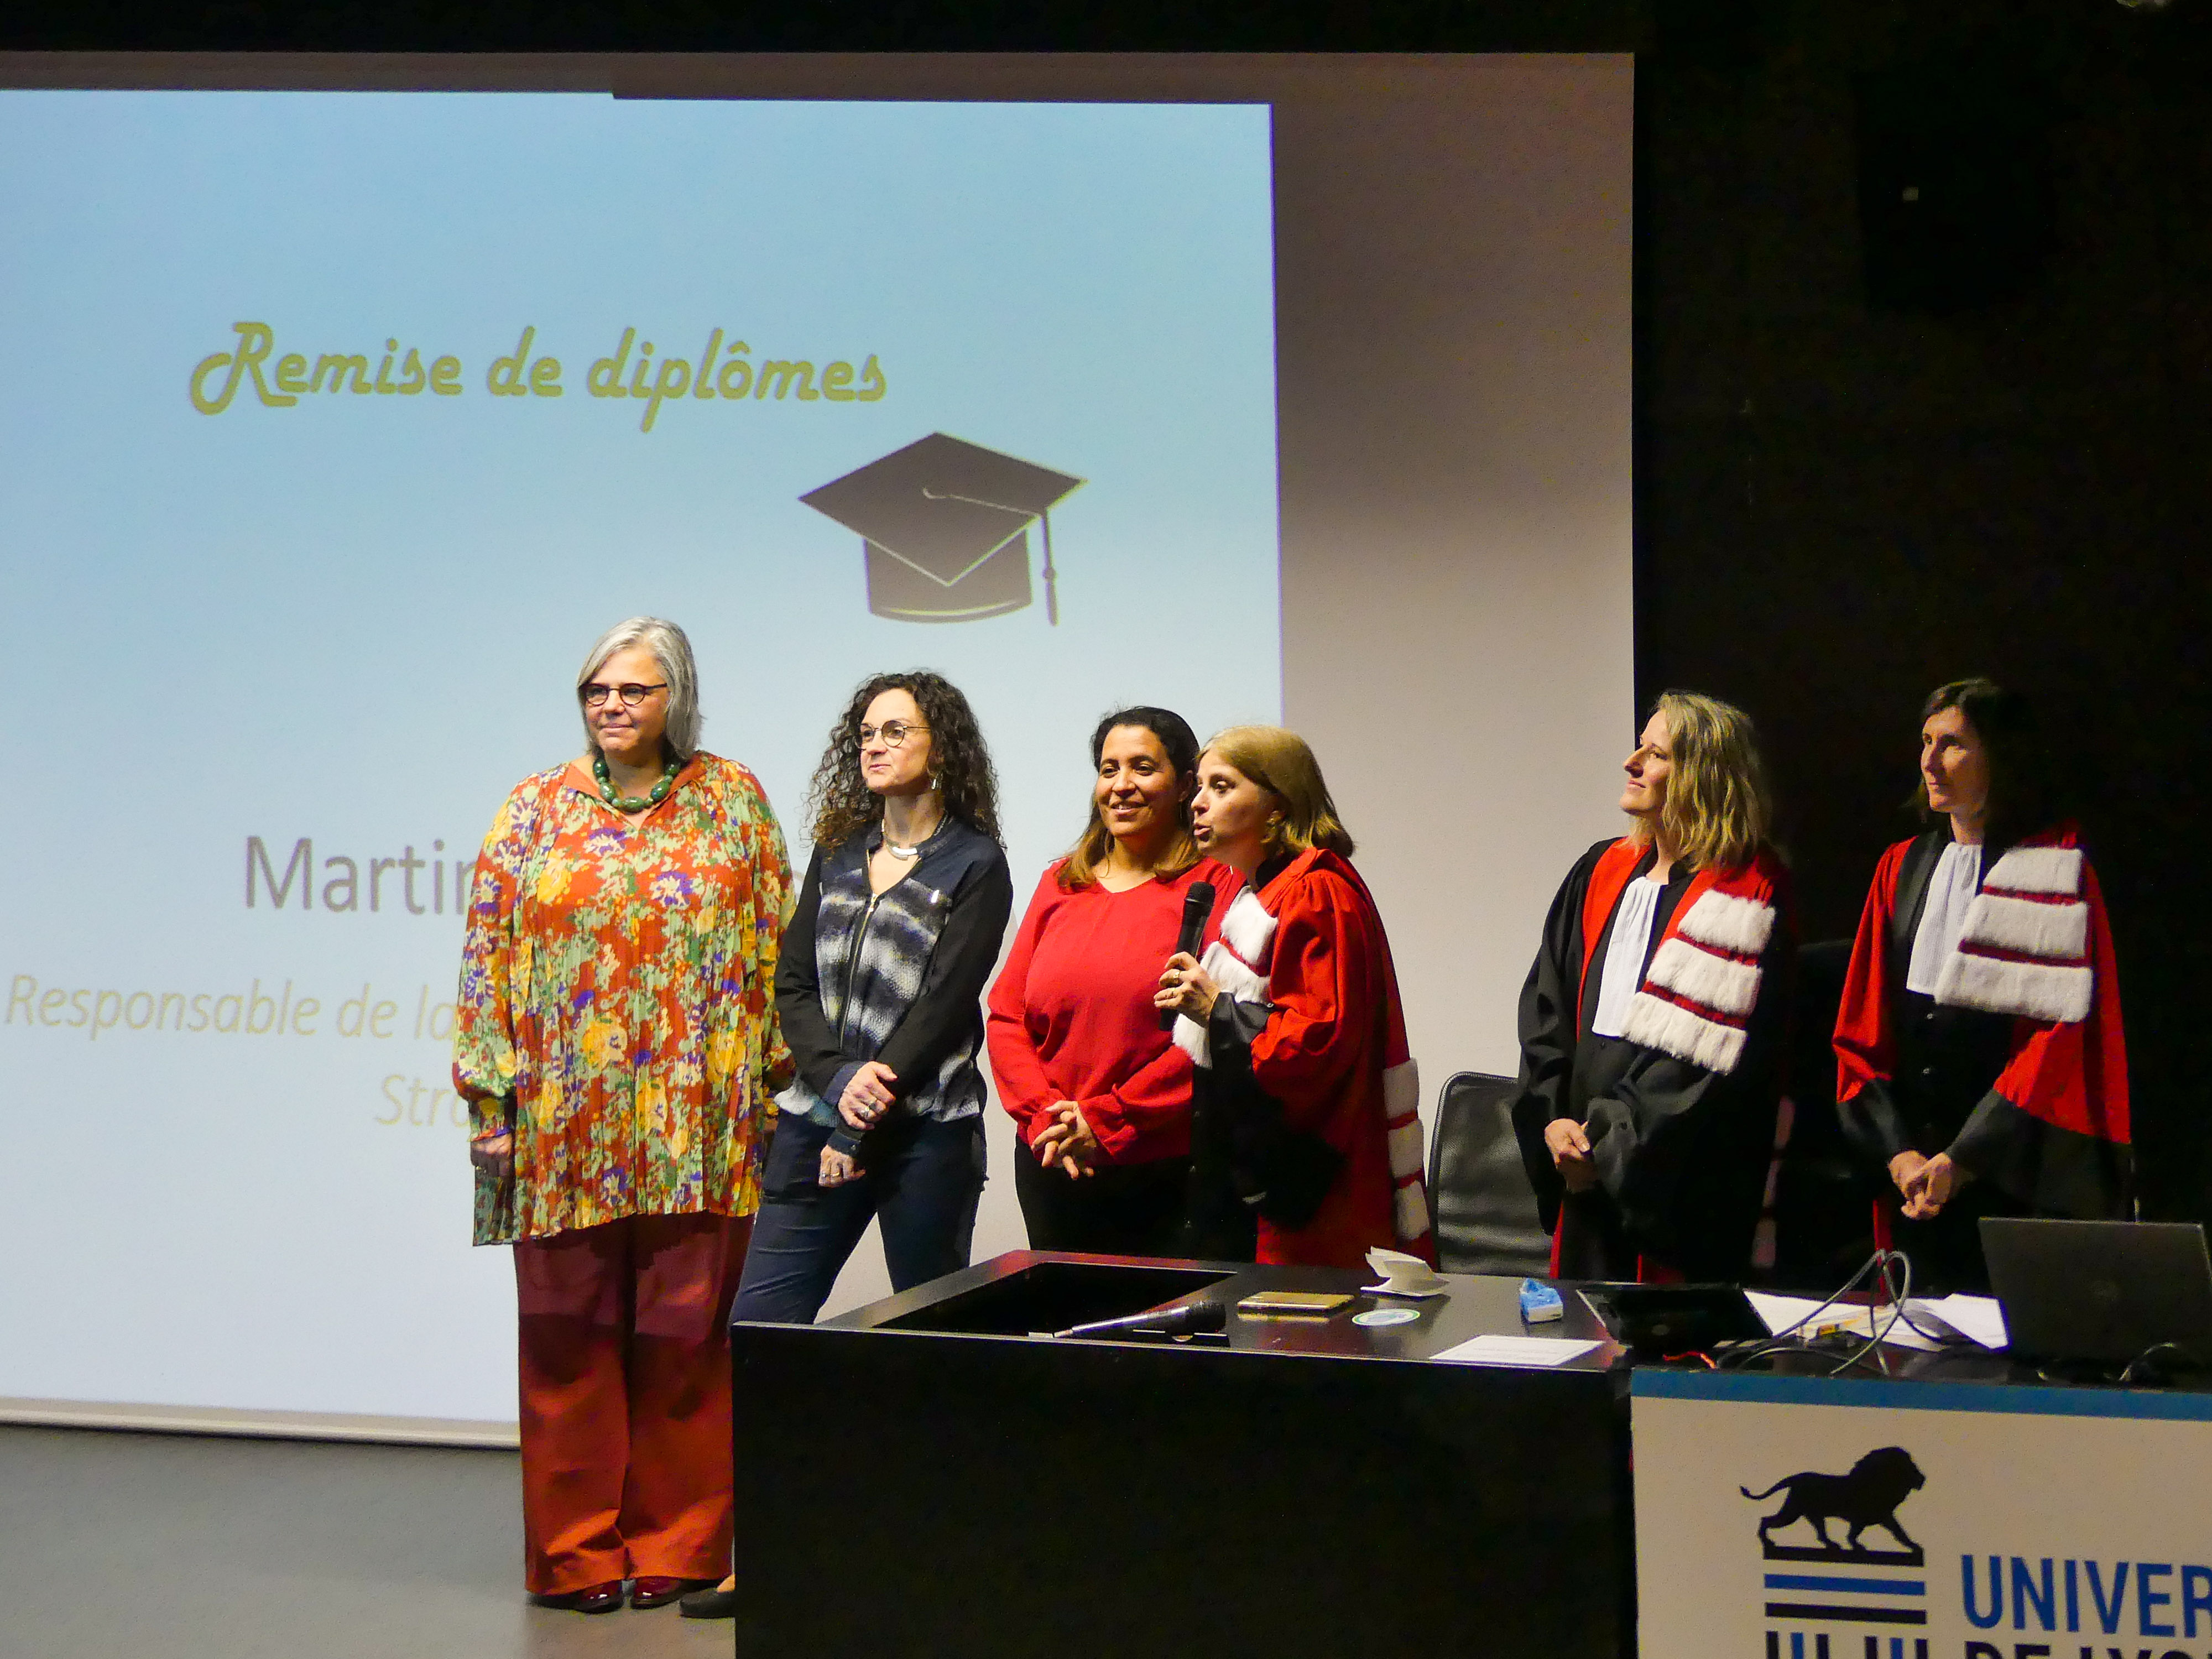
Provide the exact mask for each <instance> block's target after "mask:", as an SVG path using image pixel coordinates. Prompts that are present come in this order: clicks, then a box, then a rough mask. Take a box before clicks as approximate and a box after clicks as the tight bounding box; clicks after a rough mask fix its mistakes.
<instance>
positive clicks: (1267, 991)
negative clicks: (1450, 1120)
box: [1176, 848, 1436, 1267]
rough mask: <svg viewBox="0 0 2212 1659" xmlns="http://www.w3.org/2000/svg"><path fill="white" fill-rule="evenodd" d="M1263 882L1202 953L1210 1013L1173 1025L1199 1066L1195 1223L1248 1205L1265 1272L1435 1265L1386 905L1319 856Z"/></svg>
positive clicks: (1204, 1247)
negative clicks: (1379, 1251) (1399, 1261)
mask: <svg viewBox="0 0 2212 1659" xmlns="http://www.w3.org/2000/svg"><path fill="white" fill-rule="evenodd" d="M1259 874H1260V875H1261V876H1262V877H1264V878H1265V879H1263V880H1262V881H1261V883H1260V885H1259V887H1258V889H1257V890H1256V891H1254V890H1247V891H1245V892H1243V893H1241V894H1239V895H1238V896H1237V901H1236V902H1235V903H1234V904H1232V905H1231V907H1230V909H1229V913H1228V914H1227V915H1225V917H1224V918H1223V920H1222V924H1221V938H1220V939H1219V940H1218V941H1217V942H1216V943H1215V944H1214V945H1212V946H1210V947H1209V948H1208V950H1207V951H1206V957H1205V965H1206V969H1207V972H1208V974H1209V976H1211V977H1212V979H1213V981H1214V982H1215V983H1216V985H1218V987H1220V988H1221V990H1222V991H1223V993H1224V994H1223V995H1221V996H1220V997H1218V998H1217V999H1216V1000H1215V1004H1214V1012H1213V1017H1212V1019H1210V1020H1209V1021H1208V1022H1207V1024H1206V1025H1205V1026H1203V1027H1201V1026H1200V1025H1199V1024H1197V1023H1196V1022H1194V1021H1193V1020H1190V1019H1188V1018H1185V1019H1182V1020H1179V1021H1177V1022H1176V1043H1177V1044H1178V1046H1180V1047H1182V1048H1184V1049H1185V1050H1186V1051H1187V1052H1188V1053H1189V1054H1191V1055H1192V1056H1193V1058H1194V1060H1196V1061H1197V1064H1198V1076H1197V1085H1196V1086H1197V1108H1196V1110H1197V1113H1198V1115H1199V1118H1200V1127H1198V1128H1197V1130H1196V1131H1195V1133H1196V1135H1197V1137H1198V1139H1199V1141H1200V1143H1203V1144H1196V1145H1194V1148H1193V1153H1194V1163H1195V1164H1196V1166H1197V1167H1196V1168H1195V1169H1194V1172H1193V1197H1192V1207H1193V1218H1194V1226H1195V1227H1198V1228H1200V1229H1202V1228H1203V1227H1204V1226H1205V1225H1206V1219H1207V1218H1208V1216H1209V1215H1211V1216H1212V1218H1213V1220H1214V1222H1215V1223H1216V1224H1217V1225H1218V1223H1220V1222H1221V1220H1222V1219H1223V1218H1224V1217H1225V1215H1227V1216H1229V1217H1233V1216H1234V1214H1235V1212H1237V1208H1238V1207H1239V1206H1240V1205H1241V1206H1243V1207H1246V1208H1249V1210H1251V1211H1253V1212H1256V1218H1257V1239H1256V1254H1257V1259H1258V1260H1259V1261H1263V1262H1270V1263H1285V1264H1304V1265H1309V1266H1318V1267H1360V1266H1363V1265H1364V1262H1365V1259H1366V1253H1367V1252H1368V1250H1369V1249H1372V1248H1374V1247H1376V1246H1377V1245H1380V1246H1381V1247H1383V1249H1396V1250H1405V1251H1407V1252H1409V1253H1411V1254H1413V1255H1419V1257H1421V1258H1422V1259H1423V1260H1424V1261H1428V1262H1431V1263H1432V1264H1433V1263H1434V1261H1436V1246H1435V1243H1434V1241H1433V1240H1432V1239H1431V1237H1430V1231H1429V1206H1428V1194H1427V1190H1426V1188H1425V1186H1424V1184H1423V1182H1422V1177H1421V1153H1422V1139H1421V1123H1420V1114H1419V1104H1420V1082H1419V1072H1418V1069H1417V1067H1416V1066H1415V1065H1414V1062H1413V1058H1412V1056H1411V1054H1409V1053H1408V1051H1407V1042H1406V1018H1405V1011H1404V1009H1403V1007H1402V1006H1401V1004H1400V1002H1399V1000H1398V980H1397V974H1396V971H1395V969H1394V968H1393V967H1392V965H1391V961H1390V945H1389V939H1388V938H1387V937H1385V935H1384V933H1383V919H1382V916H1381V915H1380V914H1379V913H1378V912H1377V911H1376V907H1375V900H1374V898H1373V896H1371V895H1370V893H1369V892H1368V890H1367V885H1366V884H1365V883H1364V882H1363V881H1362V880H1360V878H1359V875H1358V872H1357V871H1355V870H1354V869H1353V868H1352V866H1351V865H1350V864H1349V863H1348V862H1346V860H1344V859H1343V858H1342V857H1340V855H1338V854H1335V853H1332V852H1328V851H1327V850H1325V849H1322V848H1313V849H1311V850H1310V851H1307V852H1304V853H1301V854H1297V856H1296V857H1294V858H1291V860H1288V861H1287V862H1286V863H1284V864H1282V865H1281V866H1279V867H1264V868H1263V869H1262V870H1261V872H1259ZM1209 1128H1210V1129H1211V1131H1212V1133H1209ZM1209 1152H1212V1153H1214V1154H1218V1155H1215V1156H1209ZM1302 1188H1303V1189H1304V1190H1301V1189H1302ZM1232 1189H1233V1190H1232ZM1315 1200H1317V1201H1315ZM1248 1226H1249V1221H1248ZM1202 1237H1203V1235H1202V1233H1201V1242H1200V1243H1196V1244H1195V1245H1194V1248H1195V1249H1199V1250H1200V1251H1202V1252H1204V1253H1208V1254H1212V1253H1214V1252H1216V1251H1217V1250H1218V1249H1219V1248H1220V1247H1219V1246H1218V1245H1209V1244H1207V1243H1204V1242H1202ZM1248 1237H1249V1233H1248Z"/></svg>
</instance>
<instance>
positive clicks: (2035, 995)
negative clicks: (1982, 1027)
mask: <svg viewBox="0 0 2212 1659" xmlns="http://www.w3.org/2000/svg"><path fill="white" fill-rule="evenodd" d="M1986 897H1987V895H1986V894H1985V895H1984V898H1986ZM1977 902H1979V901H1977ZM2095 983H2096V981H2095V976H2094V975H2093V974H2092V973H2091V972H2090V970H2089V969H2087V967H2062V966H2060V965H2058V964H2057V963H2048V962H2007V961H2005V960H2003V959H2002V957H1984V956H1977V955H1975V954H1974V953H1973V952H1972V951H1953V952H1952V953H1951V959H1950V960H1949V961H1948V962H1947V963H1944V964H1943V973H1942V977H1941V978H1940V979H1938V980H1937V981H1936V1001H1938V1002H1940V1003H1942V1005H1943V1006H1946V1007H1949V1008H1980V1009H1983V1010H1984V1011H1985V1012H1990V1013H1992V1014H2015V1015H2018V1016H2020V1017H2021V1018H2027V1019H2048V1020H2055V1021H2057V1022H2058V1023H2059V1024H2068V1025H2070V1024H2075V1023H2076V1022H2078V1021H2081V1020H2084V1019H2087V1018H2089V1000H2090V997H2091V995H2092V994H2093V991H2094V989H2095Z"/></svg>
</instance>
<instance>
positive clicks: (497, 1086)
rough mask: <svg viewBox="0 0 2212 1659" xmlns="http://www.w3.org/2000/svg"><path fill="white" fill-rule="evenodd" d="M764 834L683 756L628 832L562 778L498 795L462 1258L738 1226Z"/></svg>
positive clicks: (464, 1082) (482, 886)
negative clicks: (515, 1246)
mask: <svg viewBox="0 0 2212 1659" xmlns="http://www.w3.org/2000/svg"><path fill="white" fill-rule="evenodd" d="M791 905H792V891H791V866H790V864H789V862H788V861H787V859H786V857H785V854H784V846H783V836H782V832H781V830H779V829H777V827H776V823H775V818H774V817H772V816H771V815H770V813H769V805H768V799H767V797H766V796H765V795H763V793H762V792H761V787H760V785H759V783H758V782H757V781H756V780H755V779H754V777H753V775H752V774H751V773H750V772H749V771H747V770H746V769H744V767H742V766H739V765H738V764H737V763H735V762H733V761H727V760H723V759H721V758H720V757H717V756H714V755H708V754H699V755H695V756H693V757H692V758H691V760H690V763H688V764H687V765H686V766H685V767H684V769H683V770H682V771H681V772H680V773H678V775H677V779H676V783H675V787H673V788H672V789H671V791H670V792H669V793H668V796H667V798H666V799H665V800H663V801H662V802H661V803H660V805H659V806H657V807H655V808H653V811H651V812H649V813H647V815H646V817H644V818H643V819H642V820H641V822H640V823H637V824H635V826H633V825H631V824H629V823H627V822H625V821H624V820H623V817H622V816H621V815H620V814H619V813H617V811H615V810H614V809H613V808H612V807H611V806H610V805H607V804H606V802H605V800H603V799H600V798H599V794H598V793H597V791H596V790H595V789H594V788H593V787H592V781H591V780H590V778H589V776H588V775H586V773H585V772H584V771H583V769H581V768H580V766H576V765H573V764H572V765H568V766H561V767H556V768H555V769H552V770H551V771H548V772H541V773H538V775H536V776H534V777H530V778H526V779H524V780H523V781H522V782H520V784H517V785H516V786H515V787H514V790H513V793H511V794H509V795H508V796H507V802H506V804H505V805H503V806H501V808H500V811H499V816H498V817H496V818H495V819H494V820H493V821H492V827H491V833H490V835H489V836H487V837H486V838H485V841H484V845H483V852H482V853H481V854H479V855H478V856H477V868H476V879H475V885H474V888H473V890H472V895H471V902H470V906H469V915H468V937H467V941H466V943H465V945H464V946H463V948H462V955H461V988H460V996H459V1002H458V1005H457V1018H456V1022H455V1030H454V1039H453V1048H454V1054H453V1083H454V1087H455V1088H456V1089H458V1090H459V1092H460V1093H461V1095H462V1096H463V1097H465V1099H466V1100H467V1101H468V1103H469V1120H470V1130H471V1133H472V1134H476V1135H483V1134H491V1133H497V1132H498V1131H499V1130H501V1128H504V1127H509V1126H510V1125H511V1126H512V1127H513V1130H514V1164H513V1172H512V1174H511V1175H510V1176H507V1178H505V1179H503V1180H502V1179H500V1178H498V1177H495V1176H490V1175H489V1174H488V1173H486V1172H484V1171H483V1170H478V1171H477V1201H476V1227H475V1237H476V1242H477V1243H479V1244H504V1243H513V1242H514V1241H515V1240H516V1239H520V1238H538V1237H544V1236H545V1235H547V1234H550V1233H558V1232H564V1231H568V1230H569V1229H571V1228H575V1227H591V1226H596V1225H599V1224H600V1223H602V1222H608V1221H614V1220H617V1219H620V1218H623V1217H624V1216H634V1215H681V1214H687V1213H696V1212H701V1211H706V1212H711V1213H713V1214H715V1215H726V1216H744V1215H750V1214H751V1213H752V1212H754V1211H755V1210H757V1208H759V1206H760V1163H761V1155H762V1153H763V1151H764V1149H765V1146H766V1140H767V1131H768V1127H769V1124H770V1123H771V1122H772V1121H773V1119H774V1115H775V1106H774V1104H773V1103H772V1099H773V1096H774V1094H775V1091H776V1090H778V1089H780V1088H781V1087H782V1086H783V1085H784V1084H785V1083H787V1082H788V1081H789V1079H790V1076H791V1057H790V1054H789V1053H788V1052H787V1050H786V1048H784V1045H783V1043H782V1041H781V1038H780V1037H779V1036H778V1035H777V1032H776V1024H775V960H776V946H777V942H778V940H779V939H781V935H782V933H783V926H784V923H785V921H787V918H788V917H789V915H790V912H791Z"/></svg>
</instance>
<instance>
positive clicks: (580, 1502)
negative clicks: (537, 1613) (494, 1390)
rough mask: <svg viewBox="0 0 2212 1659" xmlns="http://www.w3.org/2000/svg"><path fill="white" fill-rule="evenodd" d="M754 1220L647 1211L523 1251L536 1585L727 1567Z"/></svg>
mask: <svg viewBox="0 0 2212 1659" xmlns="http://www.w3.org/2000/svg"><path fill="white" fill-rule="evenodd" d="M751 1232H752V1221H751V1219H750V1218H749V1217H748V1218H744V1219H734V1218H729V1217H726V1216H716V1215H673V1216H633V1217H630V1218H627V1219H625V1220H621V1221H611V1222H609V1223H607V1224H606V1225H604V1226H599V1227H583V1228H579V1229H577V1230H576V1231H573V1232H566V1233H556V1234H554V1235H553V1236H552V1237H548V1238H532V1239H525V1240H523V1241H522V1242H521V1243H518V1244H517V1245H516V1246H515V1247H514V1279H515V1302H516V1311H517V1313H518V1314H519V1316H520V1318H519V1323H520V1328H521V1334H522V1525H523V1535H524V1548H525V1550H526V1569H525V1582H526V1584H527V1586H528V1588H529V1589H531V1590H532V1591H533V1592H534V1593H536V1594H538V1595H567V1594H568V1593H569V1592H571V1591H574V1590H580V1589H586V1588H587V1587H589V1586H591V1585H593V1584H601V1583H607V1582H609V1581H610V1580H612V1579H617V1578H636V1577H670V1578H714V1579H719V1578H720V1577H722V1575H723V1574H724V1573H725V1572H726V1571H728V1570H729V1561H730V1528H731V1491H730V1486H731V1476H730V1357H729V1334H728V1322H729V1312H730V1300H731V1298H732V1297H733V1296H735V1295H736V1294H737V1289H738V1276H739V1273H740V1270H741V1269H742V1268H743V1267H744V1259H745V1243H746V1240H747V1239H748V1238H749V1237H750V1235H751Z"/></svg>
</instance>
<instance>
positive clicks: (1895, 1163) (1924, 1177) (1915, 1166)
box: [1889, 1152, 1972, 1221]
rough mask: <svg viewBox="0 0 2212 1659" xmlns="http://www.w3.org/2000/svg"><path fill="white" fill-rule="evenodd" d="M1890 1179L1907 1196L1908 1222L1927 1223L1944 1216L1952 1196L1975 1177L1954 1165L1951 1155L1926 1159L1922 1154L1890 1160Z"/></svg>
mask: <svg viewBox="0 0 2212 1659" xmlns="http://www.w3.org/2000/svg"><path fill="white" fill-rule="evenodd" d="M1889 1178H1890V1179H1891V1180H1892V1181H1893V1182H1896V1183H1897V1190H1898V1191H1899V1192H1900V1193H1902V1194H1904V1195H1905V1219H1907V1220H1908V1221H1925V1220H1927V1219H1928V1218H1929V1217H1930V1216H1933V1215H1937V1214H1940V1213H1941V1212H1942V1208H1943V1206H1945V1205H1946V1204H1948V1203H1949V1202H1950V1201H1951V1198H1952V1195H1953V1194H1954V1193H1956V1192H1957V1191H1958V1190H1959V1188H1961V1187H1963V1186H1965V1185H1966V1182H1968V1181H1969V1180H1971V1179H1972V1176H1969V1175H1967V1173H1966V1171H1965V1170H1962V1169H1960V1167H1959V1166H1958V1165H1957V1164H1954V1163H1953V1162H1952V1161H1951V1155H1950V1153H1948V1152H1938V1153H1936V1156H1935V1157H1933V1158H1923V1157H1922V1156H1921V1155H1920V1154H1919V1153H1918V1152H1899V1154H1898V1155H1897V1156H1896V1157H1895V1158H1892V1159H1890V1160H1889Z"/></svg>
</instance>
